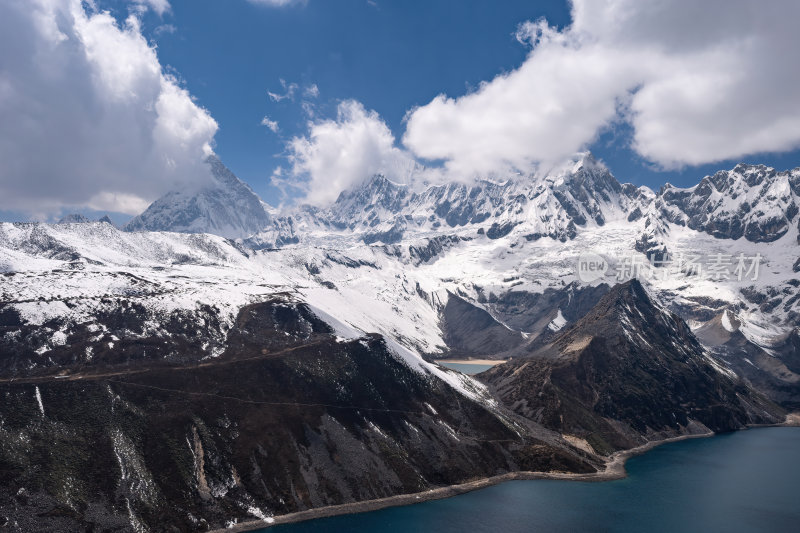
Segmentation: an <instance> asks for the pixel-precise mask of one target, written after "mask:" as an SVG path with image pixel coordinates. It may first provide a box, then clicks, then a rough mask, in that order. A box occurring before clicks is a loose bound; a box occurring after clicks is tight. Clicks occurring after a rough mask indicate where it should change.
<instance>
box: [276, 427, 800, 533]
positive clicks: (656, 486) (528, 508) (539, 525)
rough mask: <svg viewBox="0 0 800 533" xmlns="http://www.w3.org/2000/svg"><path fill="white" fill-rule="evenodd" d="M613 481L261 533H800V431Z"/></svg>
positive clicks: (678, 457) (713, 449) (633, 471)
mask: <svg viewBox="0 0 800 533" xmlns="http://www.w3.org/2000/svg"><path fill="white" fill-rule="evenodd" d="M627 471H628V477H627V478H626V479H621V480H617V481H606V482H575V481H553V480H536V481H511V482H508V483H503V484H500V485H495V486H493V487H489V488H486V489H482V490H479V491H475V492H471V493H468V494H464V495H461V496H456V497H454V498H450V499H446V500H437V501H430V502H425V503H420V504H417V505H411V506H406V507H394V508H390V509H384V510H381V511H373V512H370V513H362V514H356V515H345V516H339V517H333V518H323V519H319V520H313V521H310V522H302V523H298V524H288V525H283V526H276V527H274V528H269V529H267V530H263V531H264V532H265V533H266V532H269V533H322V532H337V533H338V532H359V533H360V532H380V533H401V532H402V533H410V532H428V531H430V532H436V533H450V532H452V533H456V532H458V533H461V532H467V533H517V532H562V531H566V532H573V531H574V532H593V531H601V532H602V531H613V532H634V531H635V532H640V531H656V532H669V533H675V532H702V533H710V532H726V533H737V532H762V531H763V532H779V533H780V532H786V533H796V532H800V428H763V429H753V430H748V431H740V432H736V433H731V434H725V435H720V436H716V437H712V438H707V439H692V440H686V441H681V442H676V443H671V444H665V445H663V446H660V447H658V448H655V449H654V450H652V451H650V452H647V453H646V454H644V455H641V456H638V457H634V458H632V459H630V460H629V461H628V463H627Z"/></svg>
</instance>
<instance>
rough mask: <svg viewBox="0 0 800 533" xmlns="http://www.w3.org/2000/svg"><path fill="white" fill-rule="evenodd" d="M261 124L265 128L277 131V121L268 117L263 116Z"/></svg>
mask: <svg viewBox="0 0 800 533" xmlns="http://www.w3.org/2000/svg"><path fill="white" fill-rule="evenodd" d="M261 125H262V126H265V127H266V128H267V129H269V130H271V131H272V132H273V133H278V121H277V120H272V119H271V118H269V117H264V118H262V119H261Z"/></svg>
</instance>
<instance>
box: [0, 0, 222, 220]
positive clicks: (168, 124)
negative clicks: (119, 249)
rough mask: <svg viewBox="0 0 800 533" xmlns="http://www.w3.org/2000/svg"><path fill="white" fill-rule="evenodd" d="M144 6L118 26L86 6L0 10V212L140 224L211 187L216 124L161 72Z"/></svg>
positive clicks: (59, 2) (66, 0)
mask: <svg viewBox="0 0 800 533" xmlns="http://www.w3.org/2000/svg"><path fill="white" fill-rule="evenodd" d="M138 5H139V6H140V8H139V10H136V9H134V10H132V11H131V14H130V16H128V18H127V19H126V20H125V22H124V24H122V25H119V24H118V23H117V21H116V20H115V19H114V18H113V17H112V16H111V15H110V14H109V13H107V12H103V11H95V10H93V8H92V7H91V4H88V3H82V2H81V1H80V0H5V1H3V2H2V3H0V50H3V53H2V59H3V61H2V63H0V117H2V120H0V160H2V161H3V164H2V166H0V209H14V210H17V211H28V212H32V213H42V214H44V213H52V212H55V211H57V210H58V209H60V208H63V207H67V208H68V207H71V206H87V207H90V208H93V209H98V210H109V211H117V212H122V213H129V214H135V213H138V212H140V211H142V210H143V209H144V208H145V207H146V206H147V205H148V203H149V202H150V201H152V200H154V199H155V198H157V197H158V196H160V195H162V194H164V193H166V192H167V191H169V190H172V189H175V188H186V187H191V186H195V185H198V184H201V183H203V181H204V180H205V179H207V178H209V179H210V172H209V170H208V168H207V165H204V164H203V159H204V156H205V155H206V154H208V153H210V152H211V146H212V145H213V141H214V134H215V132H216V131H217V123H216V121H215V120H214V119H213V118H212V117H211V115H210V114H209V113H208V111H206V110H205V109H203V108H201V107H200V106H198V105H197V104H196V103H195V102H194V101H193V99H192V97H191V95H190V94H189V92H188V91H187V90H186V89H184V88H183V87H182V86H181V84H180V83H179V82H178V80H176V79H175V78H174V77H173V76H171V75H169V74H168V73H166V72H165V71H164V69H163V68H162V66H161V64H160V63H159V60H158V57H157V54H156V51H155V49H154V47H153V46H151V45H150V44H149V43H148V42H147V40H146V39H145V38H144V37H143V36H142V33H141V30H140V22H139V18H138V16H139V15H140V14H141V8H142V6H145V5H146V4H143V3H138ZM147 5H151V6H154V9H155V10H156V12H158V13H163V12H164V11H166V10H167V9H169V4H168V3H167V2H163V1H155V0H150V1H149V2H148V4H147Z"/></svg>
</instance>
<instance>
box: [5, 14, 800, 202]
mask: <svg viewBox="0 0 800 533" xmlns="http://www.w3.org/2000/svg"><path fill="white" fill-rule="evenodd" d="M249 1H250V2H251V3H254V4H262V5H264V6H272V7H280V6H286V5H290V4H292V5H294V4H296V5H298V6H301V7H302V6H303V5H304V4H305V7H307V8H309V9H311V8H313V3H310V4H307V3H306V2H303V1H291V0H249ZM129 5H130V10H129V11H130V14H129V16H128V17H127V19H125V20H124V21H123V22H118V21H117V20H116V19H115V18H114V17H113V16H111V15H110V14H109V13H107V12H104V11H102V10H101V9H100V8H98V7H96V6H95V3H94V2H81V1H80V0H5V1H3V2H2V3H0V57H1V58H2V62H0V117H2V120H0V158H2V161H3V165H2V166H0V210H4V209H5V210H11V209H13V210H16V211H20V210H22V211H28V212H32V213H42V214H44V213H48V214H51V213H53V212H55V211H57V210H59V209H63V208H70V207H73V206H84V207H89V208H93V209H98V210H110V211H118V212H122V213H129V214H136V213H139V212H141V211H142V210H143V209H144V208H145V207H146V206H147V204H148V203H149V202H150V201H152V200H154V199H155V198H156V197H158V196H160V195H162V194H164V193H166V192H167V191H169V190H175V189H186V188H190V187H195V186H199V185H202V184H203V183H205V180H206V179H208V176H209V171H208V169H207V167H206V165H204V164H203V163H202V161H203V159H204V157H205V155H206V154H208V153H210V152H211V150H212V147H213V145H214V136H215V133H216V131H217V128H218V126H217V123H216V121H215V120H214V119H213V118H212V116H211V114H210V113H209V111H207V110H206V109H204V108H202V107H201V106H199V105H198V104H197V103H196V102H195V101H194V99H193V98H192V96H191V94H190V93H189V92H188V90H187V89H186V88H184V87H183V86H182V84H181V83H180V82H179V80H177V79H176V78H175V77H174V76H173V75H171V74H169V73H168V72H167V71H166V70H165V68H163V66H162V65H161V64H160V62H159V58H158V56H157V53H156V50H155V47H154V45H152V44H150V43H148V41H147V40H146V39H145V37H144V36H143V35H142V31H141V21H140V20H141V17H142V16H143V14H144V13H145V12H146V11H147V10H152V12H153V13H155V14H156V15H157V16H160V17H161V16H167V15H168V14H169V13H171V9H172V8H171V6H170V3H169V2H168V1H167V0H131V2H130V4H129ZM571 7H572V10H571V12H572V22H571V24H570V25H569V26H567V27H564V28H556V27H552V26H550V25H549V23H548V22H547V21H546V20H543V19H542V20H537V21H529V22H524V23H522V24H520V26H519V27H518V28H517V31H516V34H515V36H516V38H517V40H519V41H520V43H522V45H523V46H528V47H530V51H529V52H528V54H527V56H526V58H525V60H524V61H523V62H522V64H520V65H519V66H518V67H517V68H516V69H514V70H512V71H510V72H506V73H503V74H501V75H498V76H496V77H495V78H494V79H491V80H487V81H485V82H484V83H482V84H480V85H479V86H478V87H477V88H476V89H475V90H473V91H471V92H468V93H467V94H462V95H445V94H440V95H438V96H436V97H435V98H433V99H432V100H431V101H430V102H427V103H424V102H423V103H422V105H420V106H418V107H415V108H413V109H410V110H408V112H407V115H406V119H405V121H404V131H395V132H393V131H392V130H391V129H390V128H389V127H388V125H387V124H386V123H385V122H384V121H383V120H382V119H381V117H380V116H379V114H378V113H377V112H376V111H373V110H370V109H367V108H366V107H365V106H364V105H363V104H361V103H360V102H358V101H355V100H343V101H340V102H338V105H337V107H336V115H335V116H334V117H329V118H325V117H323V116H320V114H319V113H318V110H317V108H316V107H311V104H309V103H308V102H306V101H305V100H304V102H305V103H304V110H305V111H304V112H305V113H306V116H307V117H308V122H307V130H306V131H304V132H303V134H301V135H294V136H292V137H290V138H288V140H287V142H286V152H285V154H283V155H284V156H285V157H286V159H288V165H285V164H284V165H281V167H278V169H277V170H276V172H275V174H274V175H275V176H276V178H275V179H276V180H278V179H280V180H283V183H284V184H286V183H287V182H288V183H290V184H291V186H292V187H293V189H294V191H295V194H294V195H293V196H296V197H297V198H298V200H299V201H305V202H309V203H312V204H317V205H323V204H326V203H329V202H331V201H332V200H334V199H335V198H336V197H337V195H338V194H339V193H340V192H341V191H342V190H344V189H346V188H348V187H351V186H353V185H355V184H357V183H358V182H360V181H362V180H364V179H366V178H368V177H369V176H371V175H372V174H375V173H382V174H385V175H386V176H387V177H389V178H390V179H393V180H395V181H399V182H409V181H418V182H425V183H431V182H440V181H443V180H462V181H464V180H471V179H474V178H475V177H476V176H486V175H491V174H500V175H502V174H503V173H506V172H522V173H532V172H537V171H546V170H548V169H549V168H552V167H553V166H556V165H559V164H560V163H561V162H563V161H564V160H565V159H567V158H569V157H571V156H572V155H573V154H575V153H576V152H579V151H581V150H584V149H586V148H587V147H588V146H590V145H591V144H592V143H593V142H594V141H595V140H596V139H597V138H598V136H599V135H600V134H601V133H602V132H604V131H606V130H607V129H608V128H616V127H619V126H620V125H622V126H623V127H624V128H626V130H627V131H630V134H631V141H630V142H631V146H630V148H631V149H633V150H634V151H635V152H637V153H638V154H639V155H641V156H642V157H643V158H644V159H645V160H647V161H649V162H651V163H653V164H654V165H656V166H657V167H661V168H664V169H675V168H681V167H684V166H692V165H699V164H705V163H712V162H716V161H721V160H726V159H734V158H741V157H744V156H746V155H750V154H756V153H761V152H781V151H788V150H793V149H796V148H798V147H800V105H798V104H799V103H800V102H798V97H797V87H798V86H800V70H798V69H797V68H795V65H794V64H793V63H792V62H791V61H792V58H794V57H796V56H797V55H798V54H800V33H798V32H797V31H796V28H795V26H796V21H797V20H800V3H798V2H795V1H790V0H774V1H771V2H755V1H748V0H730V1H727V0H726V1H723V0H708V1H704V2H694V1H689V0H666V1H659V2H646V1H638V0H573V1H572V3H571ZM176 23H177V24H179V23H180V21H176ZM511 29H512V28H509V30H511ZM281 83H282V86H281V89H282V90H281V91H278V92H274V91H273V92H270V93H268V94H267V96H268V97H269V99H271V100H272V101H273V102H277V103H280V102H281V101H282V100H287V99H288V100H289V101H292V100H294V98H295V95H297V97H298V98H300V97H301V96H302V98H303V99H306V100H309V99H315V98H317V97H318V96H319V94H320V91H319V89H318V88H317V86H316V85H309V86H307V87H305V88H301V87H300V86H299V85H298V84H296V83H287V82H285V81H283V80H281ZM261 123H262V125H263V126H265V127H266V128H268V129H270V130H271V131H272V132H274V133H276V134H279V133H280V132H282V130H283V128H279V127H278V123H277V121H275V120H273V119H272V118H270V117H269V116H265V117H264V119H263V120H262V122H261ZM284 123H285V122H283V121H282V123H281V125H282V126H283V125H284ZM423 165H424V168H423ZM276 183H277V181H276Z"/></svg>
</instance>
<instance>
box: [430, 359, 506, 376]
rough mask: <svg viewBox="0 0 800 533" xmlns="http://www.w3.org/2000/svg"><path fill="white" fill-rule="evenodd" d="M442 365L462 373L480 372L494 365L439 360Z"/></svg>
mask: <svg viewBox="0 0 800 533" xmlns="http://www.w3.org/2000/svg"><path fill="white" fill-rule="evenodd" d="M438 363H439V364H440V365H442V366H446V367H447V368H452V369H453V370H458V371H459V372H461V373H462V374H470V375H471V374H480V373H481V372H483V371H484V370H489V369H490V368H492V367H493V366H494V365H482V364H479V363H451V362H449V361H438Z"/></svg>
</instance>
